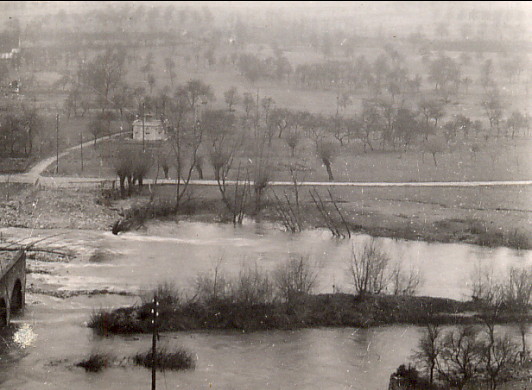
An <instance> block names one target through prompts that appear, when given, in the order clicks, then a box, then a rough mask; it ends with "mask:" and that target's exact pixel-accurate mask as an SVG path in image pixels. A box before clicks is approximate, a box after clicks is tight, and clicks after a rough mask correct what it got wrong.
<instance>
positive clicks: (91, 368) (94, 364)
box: [76, 353, 112, 372]
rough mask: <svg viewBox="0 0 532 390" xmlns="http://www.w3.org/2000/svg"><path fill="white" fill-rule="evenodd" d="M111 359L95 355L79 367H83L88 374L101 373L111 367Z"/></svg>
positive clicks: (78, 364)
mask: <svg viewBox="0 0 532 390" xmlns="http://www.w3.org/2000/svg"><path fill="white" fill-rule="evenodd" d="M111 360H112V359H111V357H110V356H109V355H106V354H101V353H93V354H91V355H90V356H89V358H88V359H86V360H82V361H81V362H79V363H77V364H76V366H77V367H83V368H84V369H85V371H87V372H100V371H102V370H103V369H104V368H107V367H109V364H110V361H111Z"/></svg>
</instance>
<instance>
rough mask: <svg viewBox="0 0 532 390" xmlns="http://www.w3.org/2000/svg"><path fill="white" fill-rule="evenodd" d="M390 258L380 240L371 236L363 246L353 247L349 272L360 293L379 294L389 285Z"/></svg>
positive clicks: (357, 291) (356, 289)
mask: <svg viewBox="0 0 532 390" xmlns="http://www.w3.org/2000/svg"><path fill="white" fill-rule="evenodd" d="M389 261H390V259H389V257H388V255H387V254H386V253H384V251H383V250H382V249H381V247H380V245H379V244H378V242H377V241H376V240H375V239H374V238H371V240H370V241H368V242H366V243H364V244H363V245H362V247H361V248H358V249H355V248H353V250H352V253H351V262H350V265H349V273H350V276H351V282H352V283H353V286H354V288H355V291H356V293H357V294H358V295H361V296H363V295H367V294H379V293H381V292H383V291H384V290H385V289H386V286H387V285H388V282H389V280H388V275H387V273H386V268H387V266H388V263H389Z"/></svg>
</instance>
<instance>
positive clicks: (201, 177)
mask: <svg viewBox="0 0 532 390" xmlns="http://www.w3.org/2000/svg"><path fill="white" fill-rule="evenodd" d="M196 171H198V177H199V178H200V180H203V169H202V168H201V165H200V164H196Z"/></svg>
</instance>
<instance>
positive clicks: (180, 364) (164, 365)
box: [133, 348, 196, 371]
mask: <svg viewBox="0 0 532 390" xmlns="http://www.w3.org/2000/svg"><path fill="white" fill-rule="evenodd" d="M133 361H134V363H135V364H136V365H138V366H144V367H146V368H152V367H153V354H152V351H148V352H144V353H137V354H136V355H135V356H134V357H133ZM155 363H156V367H157V368H158V369H159V370H160V371H164V370H176V371H177V370H188V369H193V368H195V367H196V362H195V361H194V358H193V357H192V354H191V353H190V352H188V351H186V350H184V349H182V348H178V349H176V350H175V351H173V352H170V351H168V350H167V349H166V348H162V349H159V350H158V351H157V353H156V355H155Z"/></svg>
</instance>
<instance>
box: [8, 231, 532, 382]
mask: <svg viewBox="0 0 532 390" xmlns="http://www.w3.org/2000/svg"><path fill="white" fill-rule="evenodd" d="M2 234H3V235H4V236H5V237H8V238H9V237H13V238H21V237H25V236H30V235H31V236H32V239H38V238H42V237H45V236H47V235H54V237H53V238H51V239H50V240H49V241H54V242H55V244H51V245H57V246H59V245H61V246H64V245H68V246H69V247H70V248H72V249H73V250H75V251H76V253H78V255H77V256H76V257H75V258H74V259H72V260H70V261H69V262H64V261H57V262H49V261H39V260H29V264H28V266H29V268H30V269H31V270H32V273H30V274H28V282H27V283H28V286H29V287H31V288H32V289H33V291H41V292H42V293H30V294H27V297H26V302H27V305H26V310H25V313H24V315H23V316H21V317H19V318H17V319H16V320H15V325H16V327H15V328H16V329H14V330H12V331H10V332H4V334H3V335H2V338H3V339H5V340H8V341H7V342H6V345H5V346H3V347H1V348H0V387H1V388H2V389H8V390H19V389H31V390H32V389H119V390H120V389H140V388H149V386H150V380H151V374H150V372H149V371H148V370H146V369H144V368H132V367H130V366H126V365H125V363H124V360H122V359H123V358H124V357H127V356H131V355H132V354H134V353H136V352H139V351H145V350H147V349H148V348H149V346H150V345H151V338H150V336H149V335H134V336H113V337H108V338H102V337H99V336H96V335H94V334H93V333H92V330H91V329H88V328H87V327H86V322H87V321H88V319H89V317H90V314H91V313H92V312H93V311H94V310H97V309H99V308H116V307H120V306H123V305H129V304H132V303H138V302H140V298H139V297H138V296H137V294H139V293H140V294H141V293H142V291H146V290H149V289H150V288H152V287H153V286H154V285H156V284H157V283H159V282H165V281H171V282H173V283H175V284H176V285H177V286H179V287H180V288H182V289H184V290H186V289H187V288H189V287H190V286H191V285H192V284H193V281H194V278H195V276H196V275H198V273H200V272H208V271H211V270H212V269H213V267H214V266H215V264H217V263H218V262H220V259H222V260H221V267H222V268H223V269H224V271H225V272H227V273H233V272H234V273H237V272H238V270H239V269H240V268H241V266H242V265H243V264H246V263H252V264H255V263H256V264H257V265H258V266H259V267H261V268H263V269H265V270H269V269H273V268H274V267H275V266H276V265H277V264H279V263H281V262H282V261H284V260H286V259H287V258H289V257H290V256H295V255H304V256H306V257H308V261H310V262H311V263H312V264H313V265H314V266H315V267H317V269H318V271H319V276H318V282H319V284H318V288H317V289H318V291H321V292H332V291H333V289H335V290H340V291H345V292H349V291H350V287H349V279H348V277H347V276H346V275H347V272H346V269H347V264H348V260H349V256H350V253H351V251H352V248H353V246H355V247H357V246H359V245H360V244H361V243H363V242H364V241H365V240H368V239H369V237H368V236H364V235H359V236H355V237H353V238H352V239H351V240H335V239H331V237H330V234H329V233H328V232H327V231H324V230H311V231H305V232H303V233H301V234H297V235H292V234H287V233H285V232H282V231H281V230H280V229H277V228H276V227H274V226H271V225H266V224H254V223H248V224H245V225H244V226H242V227H239V228H236V229H235V228H233V226H232V225H222V224H208V223H189V222H180V223H178V224H177V223H173V222H157V223H152V224H150V225H149V226H148V227H147V228H146V230H145V231H142V232H134V233H125V234H121V235H118V236H113V235H112V234H111V233H108V232H96V231H61V230H29V229H14V228H13V229H3V230H2ZM378 240H379V241H380V242H381V243H382V245H383V247H384V248H385V250H386V251H387V252H388V253H389V254H390V257H392V259H393V260H394V261H401V262H402V264H403V266H404V267H412V268H414V269H418V270H419V272H420V274H421V275H422V276H423V279H424V283H423V285H422V286H421V288H420V291H419V294H420V295H430V296H437V297H449V298H454V299H465V298H467V293H468V285H467V284H468V280H469V275H470V274H471V272H472V271H473V269H474V268H475V265H476V264H478V263H481V264H484V265H485V266H486V267H488V268H489V269H491V270H493V272H494V273H499V272H503V271H506V270H507V269H508V268H509V267H511V266H516V265H517V266H522V265H526V264H532V252H531V251H516V250H511V249H507V248H498V249H490V248H481V247H477V246H472V245H464V244H440V243H425V242H414V241H403V240H392V239H384V238H383V239H378ZM96 290H107V291H109V292H111V293H112V294H95V295H91V296H89V295H87V294H88V293H90V292H94V291H96ZM115 293H117V294H115ZM61 294H62V295H63V297H57V296H53V295H61ZM77 294H79V295H77ZM120 294H124V295H120ZM64 296H67V297H66V298H65V297H64ZM420 332H421V329H420V328H418V327H414V326H386V327H376V328H371V329H356V328H335V329H330V328H327V329H302V330H297V331H268V332H254V333H249V334H248V333H241V332H221V331H216V332H180V333H165V334H162V335H161V340H160V343H161V345H162V346H171V345H179V346H183V347H185V348H186V349H188V350H189V351H191V352H192V353H193V354H194V357H195V359H196V369H195V370H193V371H184V372H179V373H175V372H166V373H164V374H163V373H160V374H159V377H158V378H159V387H158V388H161V389H165V388H168V389H170V388H172V389H176V388H182V389H210V388H213V389H265V388H271V389H360V390H363V389H364V390H365V389H367V390H380V389H385V388H386V386H387V383H388V378H389V375H390V373H391V372H392V371H393V370H395V368H397V366H398V365H399V364H401V363H403V362H406V361H407V360H408V359H409V356H410V354H411V351H412V348H414V347H415V346H416V343H417V340H418V338H419V335H420ZM91 352H104V353H110V354H112V355H113V356H115V357H116V358H117V360H116V365H115V366H113V367H111V368H109V369H107V370H105V371H103V372H102V373H98V374H90V373H85V371H84V370H83V369H81V368H78V367H75V366H74V364H75V363H76V362H78V361H80V360H82V359H84V358H86V357H88V355H89V354H90V353H91Z"/></svg>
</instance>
